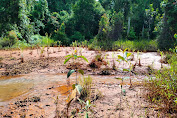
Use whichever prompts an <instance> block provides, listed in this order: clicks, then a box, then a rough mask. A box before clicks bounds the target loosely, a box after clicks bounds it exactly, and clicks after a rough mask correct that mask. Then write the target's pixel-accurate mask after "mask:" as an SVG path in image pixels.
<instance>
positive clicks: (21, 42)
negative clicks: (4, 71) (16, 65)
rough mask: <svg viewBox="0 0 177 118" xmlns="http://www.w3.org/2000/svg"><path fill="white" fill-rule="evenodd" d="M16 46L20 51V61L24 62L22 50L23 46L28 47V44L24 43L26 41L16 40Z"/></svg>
mask: <svg viewBox="0 0 177 118" xmlns="http://www.w3.org/2000/svg"><path fill="white" fill-rule="evenodd" d="M17 45H18V48H19V49H20V51H21V63H23V62H24V56H23V51H24V49H25V48H27V47H29V45H28V44H27V43H26V41H18V42H17Z"/></svg>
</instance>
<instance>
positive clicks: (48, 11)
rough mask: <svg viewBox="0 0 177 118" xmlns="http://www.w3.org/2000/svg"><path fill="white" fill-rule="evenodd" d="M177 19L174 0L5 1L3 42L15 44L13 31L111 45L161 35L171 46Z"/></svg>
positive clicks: (0, 28) (0, 11) (0, 13)
mask: <svg viewBox="0 0 177 118" xmlns="http://www.w3.org/2000/svg"><path fill="white" fill-rule="evenodd" d="M176 19H177V1H176V0H150V1H149V0H97V1H96V0H30V1H28V0H13V1H11V0H1V4H0V45H1V47H6V46H12V45H13V44H14V43H15V42H16V41H12V42H11V41H10V40H11V38H9V32H15V34H16V37H17V39H18V40H23V39H24V40H26V41H27V43H29V42H30V40H32V37H33V35H36V34H39V35H41V36H45V33H48V34H50V35H51V38H52V39H54V40H55V41H61V42H62V45H70V44H71V43H72V42H75V41H77V42H82V41H84V40H87V41H89V42H90V43H91V44H93V43H96V44H94V45H97V46H98V47H99V48H102V49H104V50H105V49H106V50H107V49H109V50H111V49H113V45H112V43H113V42H115V41H119V40H122V39H127V40H128V41H129V40H131V41H134V40H135V41H140V42H141V41H144V40H147V42H148V41H151V40H157V43H158V48H160V49H161V50H168V49H169V48H173V47H174V46H175V45H176V42H177V41H176V39H175V38H174V34H175V33H177V22H176ZM15 34H14V35H15ZM17 39H16V40H17ZM6 40H7V43H6ZM8 41H10V42H11V43H8ZM167 42H168V43H167ZM138 46H139V45H138ZM143 50H146V49H143ZM148 50H151V49H148Z"/></svg>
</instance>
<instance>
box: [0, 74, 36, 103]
mask: <svg viewBox="0 0 177 118" xmlns="http://www.w3.org/2000/svg"><path fill="white" fill-rule="evenodd" d="M32 87H33V81H32V80H28V79H25V78H23V77H20V78H19V77H18V78H10V77H7V78H5V77H4V78H1V79H0V102H5V101H8V100H10V99H13V98H15V97H18V96H20V95H22V94H24V93H27V92H28V91H29V90H30V89H31V88H32Z"/></svg>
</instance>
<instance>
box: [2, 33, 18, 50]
mask: <svg viewBox="0 0 177 118" xmlns="http://www.w3.org/2000/svg"><path fill="white" fill-rule="evenodd" d="M16 42H17V35H16V33H15V31H13V30H12V31H10V32H8V36H6V37H4V38H2V39H1V40H0V45H1V47H2V48H4V47H12V46H13V45H14V44H15V43H16Z"/></svg>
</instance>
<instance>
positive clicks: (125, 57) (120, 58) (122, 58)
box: [117, 49, 134, 88]
mask: <svg viewBox="0 0 177 118" xmlns="http://www.w3.org/2000/svg"><path fill="white" fill-rule="evenodd" d="M126 50H127V49H125V50H123V51H122V50H120V51H121V52H122V53H123V56H120V55H118V60H117V61H119V62H120V61H123V65H124V62H126V63H127V64H128V65H129V68H128V69H125V68H123V69H121V70H123V71H124V72H128V73H129V74H131V73H132V69H133V67H134V66H133V65H132V64H131V63H130V61H131V59H129V57H130V56H131V55H132V53H129V52H126ZM129 79H130V88H131V87H132V81H131V78H129Z"/></svg>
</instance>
